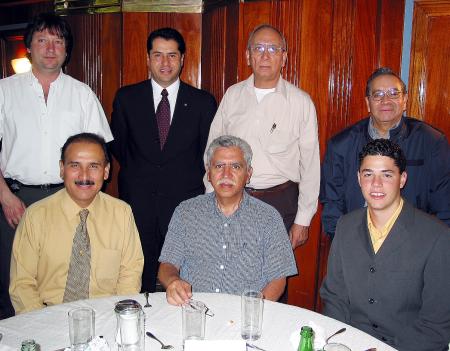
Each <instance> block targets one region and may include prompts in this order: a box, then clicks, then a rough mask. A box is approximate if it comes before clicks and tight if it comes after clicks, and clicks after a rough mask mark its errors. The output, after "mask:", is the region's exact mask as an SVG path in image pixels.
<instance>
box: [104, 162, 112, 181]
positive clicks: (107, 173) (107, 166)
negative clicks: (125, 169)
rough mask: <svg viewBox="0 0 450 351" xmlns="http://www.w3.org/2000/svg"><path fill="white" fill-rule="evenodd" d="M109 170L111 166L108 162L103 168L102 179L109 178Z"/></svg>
mask: <svg viewBox="0 0 450 351" xmlns="http://www.w3.org/2000/svg"><path fill="white" fill-rule="evenodd" d="M110 169H111V164H110V163H109V162H108V164H107V165H106V166H105V173H104V174H103V179H104V180H107V179H108V178H109V170H110Z"/></svg>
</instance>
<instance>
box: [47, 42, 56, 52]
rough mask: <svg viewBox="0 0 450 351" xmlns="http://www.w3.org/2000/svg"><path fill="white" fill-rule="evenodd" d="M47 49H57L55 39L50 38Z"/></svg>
mask: <svg viewBox="0 0 450 351" xmlns="http://www.w3.org/2000/svg"><path fill="white" fill-rule="evenodd" d="M47 50H50V51H55V43H54V42H53V40H49V41H48V43H47Z"/></svg>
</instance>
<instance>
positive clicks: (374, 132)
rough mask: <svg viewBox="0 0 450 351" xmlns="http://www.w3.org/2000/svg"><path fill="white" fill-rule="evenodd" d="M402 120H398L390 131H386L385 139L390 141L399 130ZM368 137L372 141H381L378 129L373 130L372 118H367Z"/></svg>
mask: <svg viewBox="0 0 450 351" xmlns="http://www.w3.org/2000/svg"><path fill="white" fill-rule="evenodd" d="M402 120H403V117H402V118H400V121H398V123H397V124H395V125H394V126H393V127H392V128H391V129H389V130H388V135H387V138H386V139H390V138H391V136H392V135H394V134H397V133H398V131H399V130H400V129H401V128H399V127H400V124H401V122H402ZM368 131H369V135H370V137H371V138H372V139H374V140H375V139H381V138H382V137H381V136H380V133H378V129H377V128H375V125H374V124H373V118H372V116H370V118H369V126H368Z"/></svg>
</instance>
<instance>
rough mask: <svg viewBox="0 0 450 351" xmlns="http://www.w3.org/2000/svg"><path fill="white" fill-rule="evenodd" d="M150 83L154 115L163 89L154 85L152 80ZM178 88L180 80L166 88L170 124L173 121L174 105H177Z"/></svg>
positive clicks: (156, 84)
mask: <svg viewBox="0 0 450 351" xmlns="http://www.w3.org/2000/svg"><path fill="white" fill-rule="evenodd" d="M151 82H152V88H153V102H154V105H155V113H156V110H157V108H158V105H159V103H160V101H161V98H162V96H161V92H162V91H163V89H164V88H163V87H162V86H161V85H159V84H158V83H156V82H155V81H154V80H153V79H152V80H151ZM179 88H180V79H177V80H176V81H175V82H173V83H172V84H171V85H169V86H168V87H167V88H165V89H166V90H167V93H168V94H169V95H167V99H168V100H169V105H170V123H172V119H173V112H174V111H175V104H176V103H177V96H178V89H179Z"/></svg>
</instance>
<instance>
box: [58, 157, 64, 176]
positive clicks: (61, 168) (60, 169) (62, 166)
mask: <svg viewBox="0 0 450 351" xmlns="http://www.w3.org/2000/svg"><path fill="white" fill-rule="evenodd" d="M59 176H60V177H61V179H62V180H64V163H63V161H62V160H59Z"/></svg>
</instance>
